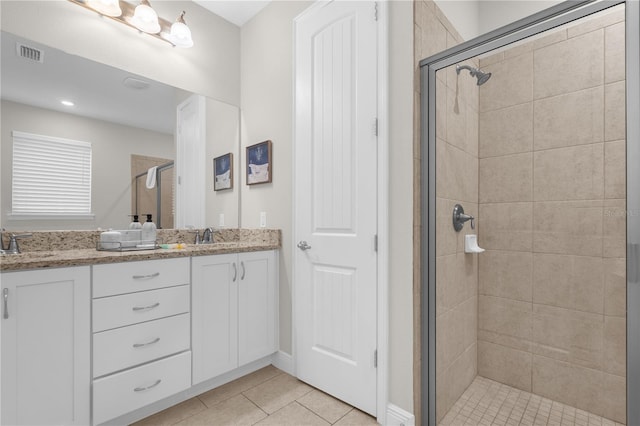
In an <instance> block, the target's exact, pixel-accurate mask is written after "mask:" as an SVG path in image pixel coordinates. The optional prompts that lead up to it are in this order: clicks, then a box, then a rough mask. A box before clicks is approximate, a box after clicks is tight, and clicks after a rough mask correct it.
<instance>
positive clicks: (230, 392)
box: [134, 365, 377, 426]
mask: <svg viewBox="0 0 640 426" xmlns="http://www.w3.org/2000/svg"><path fill="white" fill-rule="evenodd" d="M331 424H333V425H338V426H346V425H353V426H356V425H357V426H360V425H362V426H366V425H377V423H376V420H375V419H374V418H373V417H371V416H369V415H367V414H364V413H363V412H361V411H359V410H357V409H355V408H353V407H351V406H350V405H347V404H345V403H344V402H342V401H339V400H337V399H335V398H333V397H331V396H329V395H327V394H325V393H323V392H321V391H319V390H317V389H315V388H313V387H311V386H309V385H307V384H305V383H302V382H301V381H299V380H298V379H296V378H295V377H293V376H290V375H289V374H286V373H284V372H282V371H281V370H278V369H277V368H275V367H274V366H272V365H270V366H268V367H265V368H263V369H261V370H258V371H256V372H254V373H251V374H249V375H247V376H244V377H241V378H239V379H237V380H234V381H233V382H229V383H227V384H225V385H222V386H220V387H218V388H216V389H213V390H211V391H209V392H205V393H203V394H201V395H198V396H197V397H195V398H192V399H189V400H187V401H184V402H182V403H180V404H178V405H175V406H173V407H171V408H168V409H166V410H164V411H161V412H159V413H157V414H154V415H153V416H151V417H147V418H146V419H142V420H141V421H139V422H137V423H135V424H134V425H135V426H164V425H180V426H187V425H208V426H214V425H215V426H218V425H300V426H302V425H331Z"/></svg>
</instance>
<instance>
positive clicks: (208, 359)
mask: <svg viewBox="0 0 640 426" xmlns="http://www.w3.org/2000/svg"><path fill="white" fill-rule="evenodd" d="M277 267H278V266H277V252H276V251H273V250H272V251H258V252H247V253H240V254H224V255H212V256H201V257H194V258H193V259H192V264H191V268H192V284H191V285H192V287H191V289H192V332H193V335H192V336H193V337H192V350H193V384H196V383H200V382H203V381H205V380H208V379H211V378H213V377H216V376H218V375H220V374H223V373H226V372H228V371H231V370H233V369H234V368H237V367H239V366H242V365H245V364H248V363H250V362H252V361H255V360H257V359H260V358H262V357H265V356H268V355H270V354H272V353H274V352H275V351H276V349H277V335H276V324H277V302H276V301H277V286H276V282H277V281H276V278H277Z"/></svg>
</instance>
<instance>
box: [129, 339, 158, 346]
mask: <svg viewBox="0 0 640 426" xmlns="http://www.w3.org/2000/svg"><path fill="white" fill-rule="evenodd" d="M159 341H160V338H159V337H156V338H155V339H153V340H152V341H150V342H147V343H134V344H133V347H134V348H143V347H145V346H149V345H153V344H154V343H158V342H159Z"/></svg>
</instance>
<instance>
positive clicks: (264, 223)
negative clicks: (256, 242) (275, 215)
mask: <svg viewBox="0 0 640 426" xmlns="http://www.w3.org/2000/svg"><path fill="white" fill-rule="evenodd" d="M266 227H267V212H260V228H266Z"/></svg>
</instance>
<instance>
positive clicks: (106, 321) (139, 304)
mask: <svg viewBox="0 0 640 426" xmlns="http://www.w3.org/2000/svg"><path fill="white" fill-rule="evenodd" d="M189 302H190V300H189V286H188V285H182V286H178V287H168V288H162V289H159V290H149V291H142V292H138V293H131V294H123V295H120V296H111V297H103V298H100V299H94V300H93V332H94V333H97V332H99V331H104V330H110V329H112V328H117V327H123V326H126V325H131V324H138V323H141V322H145V321H151V320H155V319H158V318H164V317H168V316H172V315H178V314H183V313H185V312H189Z"/></svg>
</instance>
